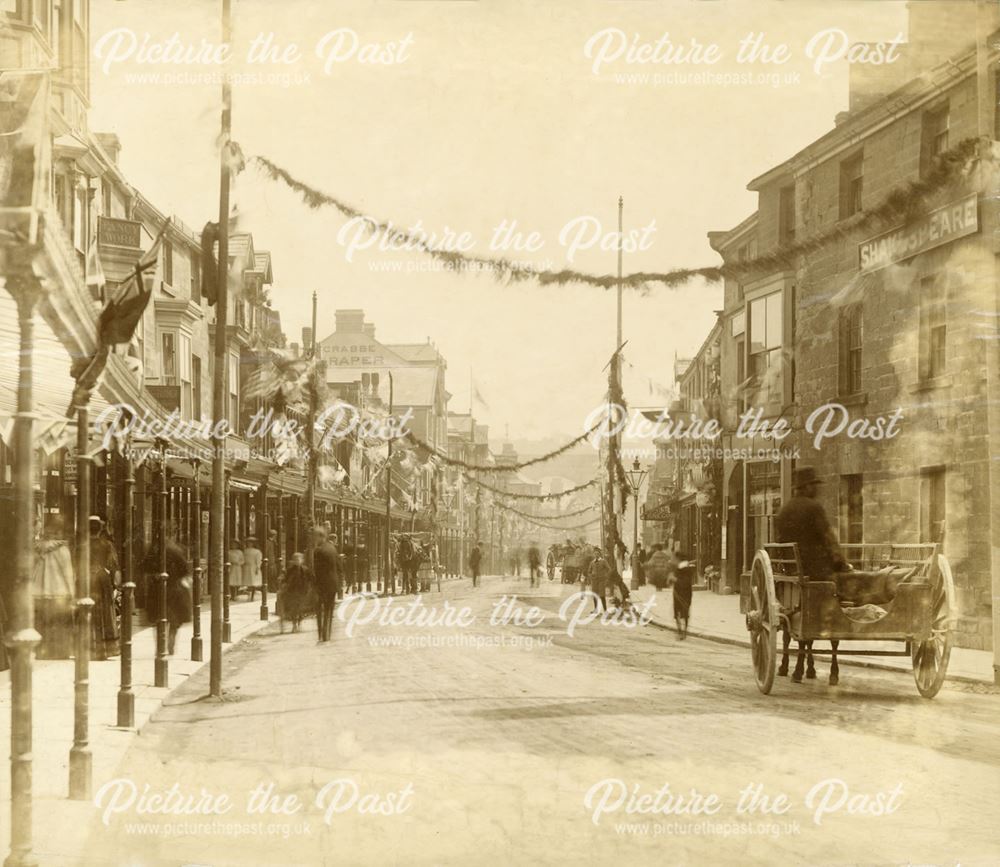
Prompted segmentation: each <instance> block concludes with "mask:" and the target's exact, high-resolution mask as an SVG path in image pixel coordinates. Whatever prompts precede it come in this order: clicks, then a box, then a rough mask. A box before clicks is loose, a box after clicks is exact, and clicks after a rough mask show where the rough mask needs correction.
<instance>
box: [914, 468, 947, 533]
mask: <svg viewBox="0 0 1000 867" xmlns="http://www.w3.org/2000/svg"><path fill="white" fill-rule="evenodd" d="M944 480H945V470H944V467H928V468H926V469H924V470H921V472H920V541H921V542H943V541H944V507H945V486H944Z"/></svg>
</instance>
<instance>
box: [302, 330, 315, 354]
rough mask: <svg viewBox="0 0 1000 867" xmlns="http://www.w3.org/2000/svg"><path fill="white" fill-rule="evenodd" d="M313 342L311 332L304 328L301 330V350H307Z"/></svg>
mask: <svg viewBox="0 0 1000 867" xmlns="http://www.w3.org/2000/svg"><path fill="white" fill-rule="evenodd" d="M312 342H313V330H312V329H311V328H309V327H308V326H306V327H305V328H303V329H302V349H303V351H305V350H308V349H309V348H310V347H311V346H312Z"/></svg>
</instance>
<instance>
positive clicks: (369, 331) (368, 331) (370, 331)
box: [364, 322, 375, 340]
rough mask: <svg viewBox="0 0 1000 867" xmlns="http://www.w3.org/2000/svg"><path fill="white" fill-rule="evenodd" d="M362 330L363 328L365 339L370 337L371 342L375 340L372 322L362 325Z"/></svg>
mask: <svg viewBox="0 0 1000 867" xmlns="http://www.w3.org/2000/svg"><path fill="white" fill-rule="evenodd" d="M364 328H365V335H366V336H367V337H370V338H371V339H372V340H374V339H375V323H374V322H366V323H365V324H364Z"/></svg>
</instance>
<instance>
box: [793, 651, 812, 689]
mask: <svg viewBox="0 0 1000 867" xmlns="http://www.w3.org/2000/svg"><path fill="white" fill-rule="evenodd" d="M808 646H809V642H808V641H800V642H799V652H798V653H797V654H796V656H795V671H793V672H792V683H802V672H803V670H804V669H805V664H806V649H807V647H808Z"/></svg>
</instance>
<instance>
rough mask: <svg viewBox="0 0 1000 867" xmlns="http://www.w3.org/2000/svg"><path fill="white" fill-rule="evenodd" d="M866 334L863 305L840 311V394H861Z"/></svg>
mask: <svg viewBox="0 0 1000 867" xmlns="http://www.w3.org/2000/svg"><path fill="white" fill-rule="evenodd" d="M863 339H864V332H863V326H862V318H861V305H860V304H854V305H852V306H851V307H848V308H846V309H844V310H841V311H840V393H841V394H843V395H849V394H860V393H861V352H862V349H861V344H862V341H863Z"/></svg>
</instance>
